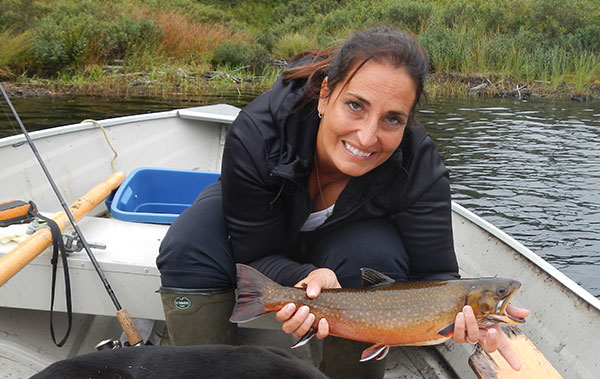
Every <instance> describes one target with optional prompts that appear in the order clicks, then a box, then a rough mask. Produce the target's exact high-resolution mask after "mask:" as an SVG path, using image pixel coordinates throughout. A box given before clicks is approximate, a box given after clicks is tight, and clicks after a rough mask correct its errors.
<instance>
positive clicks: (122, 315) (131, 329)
mask: <svg viewBox="0 0 600 379" xmlns="http://www.w3.org/2000/svg"><path fill="white" fill-rule="evenodd" d="M0 91H1V92H2V95H3V96H4V99H5V100H6V103H7V104H8V106H9V108H10V110H11V112H12V114H13V115H14V116H15V119H16V120H17V123H18V124H19V127H20V128H21V131H22V132H23V135H24V136H25V139H26V140H27V143H28V144H29V147H31V150H32V151H33V154H34V155H35V157H36V159H37V160H38V162H39V164H40V166H41V168H42V171H44V174H45V175H46V178H47V179H48V182H50V186H51V187H52V190H53V191H54V193H55V194H56V197H57V198H58V200H59V202H60V205H61V206H62V208H63V210H64V212H65V214H66V215H67V217H68V218H69V221H70V222H71V225H72V226H73V230H75V233H76V234H77V237H78V238H79V240H80V241H81V244H82V245H83V248H84V249H85V252H86V253H87V255H88V257H89V258H90V261H91V262H92V265H93V266H94V269H95V270H96V272H97V273H98V276H99V277H100V280H101V281H102V284H103V285H104V288H105V289H106V292H107V293H108V296H109V297H110V299H111V300H112V302H113V304H114V305H115V308H116V309H117V319H118V320H119V323H120V324H121V327H122V328H123V331H124V332H125V334H126V335H127V339H128V340H129V344H130V345H131V346H136V345H139V344H142V343H143V341H142V337H141V335H140V333H139V331H138V330H137V328H136V326H135V324H134V323H133V321H132V320H131V316H129V313H128V312H127V311H126V310H125V309H123V307H121V304H120V303H119V300H118V299H117V296H116V295H115V293H114V291H113V289H112V287H111V286H110V283H109V282H108V279H107V278H106V275H104V272H103V271H102V268H101V267H100V265H99V264H98V261H97V260H96V257H95V256H94V253H92V249H91V247H90V245H89V243H88V242H87V240H86V239H85V237H84V236H83V233H82V232H81V229H80V228H79V224H77V221H76V220H75V217H73V214H72V213H71V211H70V209H69V207H68V206H67V203H66V202H65V199H64V198H63V196H62V194H61V193H60V190H59V189H58V187H57V185H56V183H55V182H54V179H53V178H52V175H50V171H49V170H48V168H47V167H46V164H45V163H44V161H43V160H42V157H41V155H40V153H39V151H38V149H37V148H36V146H35V144H34V143H33V140H32V139H31V137H30V136H29V133H28V132H27V129H25V125H23V122H22V121H21V118H20V117H19V114H18V113H17V111H16V110H15V108H14V107H13V104H12V102H11V101H10V98H9V97H8V95H7V93H6V92H5V91H4V87H3V86H2V84H1V83H0Z"/></svg>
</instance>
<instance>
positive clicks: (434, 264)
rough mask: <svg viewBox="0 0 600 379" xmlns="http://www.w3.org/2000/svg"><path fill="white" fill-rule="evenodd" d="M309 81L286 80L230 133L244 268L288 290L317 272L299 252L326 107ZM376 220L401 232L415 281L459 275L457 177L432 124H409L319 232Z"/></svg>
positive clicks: (232, 204) (233, 203)
mask: <svg viewBox="0 0 600 379" xmlns="http://www.w3.org/2000/svg"><path fill="white" fill-rule="evenodd" d="M304 84H305V81H302V80H296V81H291V82H284V81H282V80H281V78H279V79H278V80H277V82H276V83H275V85H274V86H273V88H272V89H271V90H269V91H267V92H265V93H264V94H262V95H261V96H259V97H257V98H256V99H255V100H254V101H252V102H251V103H250V104H249V105H248V106H246V107H245V108H244V109H243V110H242V111H241V112H240V114H239V115H238V117H237V118H236V120H235V121H234V122H233V124H232V125H231V127H230V128H229V131H228V134H227V139H226V143H225V150H224V155H223V167H222V171H221V175H222V176H221V179H222V188H223V206H224V212H225V221H226V225H227V229H228V233H229V236H230V242H231V247H232V250H233V255H234V259H235V261H236V262H240V263H246V264H251V265H252V266H254V267H256V268H257V269H258V270H260V271H262V272H263V273H265V274H266V275H267V276H271V277H277V278H284V279H283V280H281V279H280V280H279V281H280V282H281V283H282V284H285V285H294V284H295V283H296V282H297V281H299V280H301V279H302V278H304V277H305V276H306V275H307V274H308V273H309V272H310V271H312V270H314V269H315V268H316V267H315V266H313V265H312V264H306V263H305V264H303V263H300V262H299V261H298V260H297V259H296V255H295V254H296V252H297V250H298V246H299V244H300V243H301V241H300V238H299V237H300V233H299V231H300V228H301V227H302V225H303V224H304V222H305V221H306V219H307V218H308V215H309V214H310V212H311V208H312V207H311V199H310V197H309V194H308V177H309V175H310V173H311V170H312V167H313V164H314V162H313V156H314V149H315V143H316V135H317V130H318V127H319V119H318V117H317V111H316V109H317V107H316V102H315V101H312V102H308V103H305V102H304V101H303V95H304ZM304 103H305V104H304ZM374 217H390V218H391V219H393V221H394V222H395V224H396V225H397V227H398V231H399V233H400V235H401V237H402V240H403V242H404V244H405V248H406V250H407V252H408V254H409V259H410V273H409V274H410V278H411V279H412V280H424V279H441V278H453V277H458V265H457V262H456V257H455V254H454V249H453V239H452V223H451V207H450V187H449V182H448V171H447V170H446V168H445V166H444V164H443V163H442V160H441V158H440V156H439V154H438V152H437V150H436V148H435V146H434V145H433V141H432V140H431V138H430V137H429V135H427V133H426V132H425V130H424V129H423V128H422V126H420V125H418V124H416V125H411V126H409V127H407V128H406V130H405V134H404V138H403V140H402V143H401V145H400V146H399V148H398V149H397V150H396V151H395V152H394V154H392V156H391V157H390V158H389V159H388V160H387V161H386V162H384V163H383V164H382V165H380V166H379V167H377V168H375V169H374V170H372V171H370V172H368V173H366V174H365V175H363V176H360V177H355V178H351V179H350V181H349V182H348V184H347V185H346V187H345V188H344V190H343V191H342V193H341V194H340V196H339V198H338V199H337V201H336V204H335V207H334V210H333V214H332V215H331V217H329V218H328V219H327V221H326V222H325V223H324V224H323V225H321V226H320V227H319V228H317V230H316V231H315V232H316V233H326V232H327V230H330V228H336V227H339V226H341V225H346V224H348V223H351V222H354V221H356V220H360V219H366V218H374ZM313 233H314V232H313Z"/></svg>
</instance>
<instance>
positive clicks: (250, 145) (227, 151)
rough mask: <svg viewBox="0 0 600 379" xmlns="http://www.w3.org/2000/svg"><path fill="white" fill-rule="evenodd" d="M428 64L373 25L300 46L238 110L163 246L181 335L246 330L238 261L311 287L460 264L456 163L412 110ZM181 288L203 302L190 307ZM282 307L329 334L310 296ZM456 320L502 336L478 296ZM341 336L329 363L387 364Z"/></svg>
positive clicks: (192, 340)
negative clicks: (454, 219) (484, 325)
mask: <svg viewBox="0 0 600 379" xmlns="http://www.w3.org/2000/svg"><path fill="white" fill-rule="evenodd" d="M428 67H429V65H428V59H427V53H426V52H425V50H424V49H423V47H422V46H421V45H420V44H419V42H418V41H417V40H416V39H415V38H413V37H412V36H410V35H408V34H406V33H404V32H401V31H398V30H395V29H389V28H375V29H370V30H367V31H365V32H360V33H357V34H355V35H353V36H352V37H350V39H349V40H348V41H347V42H346V43H345V44H343V45H341V46H336V47H332V48H329V49H325V50H317V51H309V52H306V53H303V54H300V55H299V56H298V57H297V58H296V59H294V60H293V61H292V63H291V64H290V67H288V68H287V69H286V71H285V72H284V74H283V76H282V77H281V78H279V79H278V80H277V82H276V83H275V85H274V86H273V88H272V89H271V90H270V91H267V92H266V93H264V94H262V95H261V96H259V97H258V98H257V99H255V100H254V101H253V102H252V103H250V104H249V105H248V106H247V107H246V108H244V109H243V110H242V111H241V112H240V114H239V116H238V117H237V119H236V120H235V121H234V122H233V124H232V125H231V127H230V128H229V131H228V135H227V139H226V142H225V148H224V153H223V166H222V176H221V181H220V182H218V183H216V184H214V185H212V186H210V187H208V188H207V189H206V190H204V191H203V192H202V193H201V194H200V195H199V197H198V199H197V200H196V202H195V203H194V204H193V205H192V206H191V207H190V208H188V210H186V211H185V212H184V213H183V214H182V215H181V216H180V217H179V218H178V219H177V220H175V222H174V223H173V224H172V226H171V228H170V229H169V231H168V233H167V235H166V236H165V238H164V240H163V242H162V245H161V248H160V254H159V257H158V259H157V265H158V268H159V270H160V272H161V280H162V289H161V292H162V294H163V305H164V309H165V316H166V320H167V326H168V328H169V335H170V337H171V339H172V343H174V344H203V343H233V342H234V341H235V327H234V325H232V324H228V323H227V318H226V317H224V315H225V314H227V313H230V312H231V309H232V307H233V297H234V296H233V289H234V288H235V286H236V266H235V263H244V264H249V265H251V266H253V267H254V268H256V269H258V270H259V271H260V272H262V273H263V274H265V275H266V276H267V277H269V278H270V279H272V280H274V281H276V282H278V283H280V284H283V285H287V286H304V287H306V295H307V296H308V297H309V298H315V297H317V296H319V294H320V292H321V290H322V289H325V288H336V287H341V286H343V287H349V288H352V287H360V286H361V276H360V268H361V267H369V268H372V269H375V270H377V271H379V272H381V273H383V274H385V275H386V276H388V277H390V278H392V279H394V280H396V281H408V280H411V281H417V280H432V279H447V278H456V277H458V267H457V262H456V257H455V254H454V249H453V240H452V224H451V204H450V187H449V182H448V171H447V170H446V168H445V166H444V164H443V163H442V160H441V158H440V156H439V154H438V152H437V150H436V148H435V146H434V144H433V142H432V140H431V138H430V137H429V136H428V135H427V133H426V132H425V131H424V129H423V128H422V126H421V125H420V124H419V123H418V121H417V120H416V118H415V116H414V110H415V106H416V104H417V103H418V101H419V99H420V97H421V94H422V93H423V88H424V83H425V77H426V74H427V70H428ZM331 208H333V210H332V211H331V212H330V210H331ZM323 210H325V212H323ZM181 296H185V297H186V298H187V299H188V300H189V301H190V303H191V304H194V305H193V306H190V307H188V308H186V309H183V310H182V309H179V308H178V307H177V299H178V298H180V297H181ZM514 312H516V313H518V314H515V313H514ZM509 313H512V314H513V316H515V317H524V314H523V312H521V313H519V310H516V311H514V310H509ZM276 318H277V319H278V320H279V321H281V322H283V324H282V329H283V331H285V332H286V333H289V334H293V335H294V336H296V337H302V336H304V337H305V338H309V337H311V336H312V335H315V334H316V335H317V337H319V338H324V337H325V336H327V335H328V330H329V324H328V322H327V320H326V319H325V318H321V319H317V318H316V316H315V314H314V313H313V312H311V310H310V309H309V308H308V307H307V306H302V307H299V308H296V306H295V305H294V304H289V305H287V306H285V307H283V308H282V309H281V310H280V311H279V312H277V314H276ZM191 325H195V327H193V328H192V327H191ZM454 333H455V335H456V338H455V340H456V341H457V342H465V341H468V340H469V339H470V341H473V342H476V341H480V340H481V342H482V344H483V345H484V347H486V349H487V348H488V347H489V348H490V350H495V349H496V346H497V343H498V341H499V340H498V338H499V337H498V331H497V330H496V329H492V330H491V332H490V333H487V330H483V331H481V332H480V331H479V329H478V327H477V321H476V319H475V316H474V313H473V311H472V310H471V308H470V307H465V309H464V313H462V312H461V313H459V315H457V318H456V322H455V328H454ZM333 341H335V340H334V339H333V337H330V338H327V339H326V340H325V341H324V344H323V349H324V357H325V358H324V361H323V364H322V368H323V370H324V371H325V373H326V374H327V375H328V376H330V377H332V378H338V377H368V378H377V377H381V376H382V375H383V372H384V369H385V361H384V360H383V358H384V356H383V354H382V355H381V356H378V358H379V359H382V360H380V361H373V362H368V363H362V364H360V365H359V366H357V365H353V364H351V363H350V364H349V362H358V357H348V359H342V360H340V359H339V357H340V356H343V355H345V354H347V351H348V349H350V350H354V351H357V350H358V351H362V350H364V347H359V348H358V349H357V348H355V347H348V346H344V345H343V343H342V344H341V345H340V343H339V342H333ZM330 342H331V343H330ZM344 343H345V342H344ZM348 343H350V344H357V343H355V342H348ZM339 361H342V362H343V365H341V366H339V365H337V364H336V363H337V362H339ZM348 370H350V371H348Z"/></svg>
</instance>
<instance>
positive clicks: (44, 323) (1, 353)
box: [0, 308, 458, 379]
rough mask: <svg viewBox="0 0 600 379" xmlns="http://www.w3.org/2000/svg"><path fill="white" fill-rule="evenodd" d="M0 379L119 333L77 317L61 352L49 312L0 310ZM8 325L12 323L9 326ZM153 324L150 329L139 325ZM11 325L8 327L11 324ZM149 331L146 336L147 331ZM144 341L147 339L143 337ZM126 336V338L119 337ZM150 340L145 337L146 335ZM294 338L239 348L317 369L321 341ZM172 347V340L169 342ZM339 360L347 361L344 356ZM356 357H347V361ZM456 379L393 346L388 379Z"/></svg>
mask: <svg viewBox="0 0 600 379" xmlns="http://www.w3.org/2000/svg"><path fill="white" fill-rule="evenodd" d="M63 316H64V315H63V314H57V317H56V319H55V320H56V321H55V322H56V323H57V327H58V329H59V330H57V334H58V335H59V338H60V336H61V330H62V329H61V326H63V324H62V323H63V322H64V319H63ZM0 321H2V323H1V324H0V325H4V327H0V335H1V336H2V338H1V339H0V378H11V379H18V378H29V377H31V376H32V375H34V374H35V373H37V372H39V371H41V370H43V369H44V368H45V367H47V366H48V365H50V364H52V363H53V362H55V361H57V360H60V359H65V358H68V357H72V356H75V355H79V354H85V353H89V352H92V351H93V346H94V345H95V344H96V343H97V342H99V341H101V340H103V339H105V338H107V337H114V336H116V335H117V334H118V333H119V332H120V330H119V326H118V323H117V322H116V321H115V320H114V318H111V317H106V316H93V315H81V314H76V315H74V328H73V333H72V334H71V337H70V338H69V340H68V341H67V344H66V345H65V346H64V347H63V348H57V347H55V346H54V345H53V344H52V342H51V340H50V335H49V331H48V312H40V311H34V310H22V309H15V308H0ZM6 321H10V323H6ZM135 322H136V324H137V325H138V327H139V329H140V332H141V333H142V335H143V336H144V331H143V329H146V331H148V330H151V331H152V330H163V328H164V322H163V321H152V320H140V319H136V320H135ZM148 322H151V323H155V324H152V325H151V327H150V329H148V328H147V327H144V326H143V325H139V324H140V323H142V324H143V323H148ZM8 325H10V329H8V328H7V326H8ZM146 333H148V332H146ZM144 337H145V336H144ZM121 338H123V337H121ZM145 338H146V337H145ZM295 342H296V340H295V338H294V337H292V336H289V335H287V334H285V333H283V332H281V331H280V330H272V329H271V330H269V329H256V328H239V329H238V344H240V345H252V346H264V345H268V346H275V347H278V348H281V349H283V350H285V351H287V352H289V353H290V354H292V355H294V356H296V357H298V358H300V359H302V360H304V361H305V362H308V363H310V364H313V365H315V366H318V364H319V362H320V359H321V358H320V357H321V352H322V342H321V341H319V340H317V339H316V338H315V339H313V340H311V341H310V342H309V343H308V344H306V345H305V346H303V347H301V348H298V349H293V350H292V349H290V348H289V347H290V346H292V345H293V344H294V343H295ZM166 344H168V342H167V343H166ZM340 358H341V359H342V358H343V357H340ZM354 358H356V359H358V357H346V358H345V359H354ZM400 378H406V379H429V378H442V379H455V378H458V376H456V375H455V374H454V372H453V371H452V370H451V369H450V368H449V367H448V366H447V364H446V363H445V361H444V359H443V358H442V357H441V355H440V354H439V352H438V351H437V350H436V349H435V348H434V347H392V348H391V350H390V353H389V354H388V358H387V368H386V373H385V379H400Z"/></svg>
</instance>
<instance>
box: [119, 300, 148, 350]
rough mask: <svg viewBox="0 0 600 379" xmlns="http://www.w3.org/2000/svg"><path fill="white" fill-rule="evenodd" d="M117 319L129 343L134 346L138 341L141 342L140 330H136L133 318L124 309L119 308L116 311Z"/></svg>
mask: <svg viewBox="0 0 600 379" xmlns="http://www.w3.org/2000/svg"><path fill="white" fill-rule="evenodd" d="M117 320H119V324H121V329H123V332H124V333H125V335H126V336H127V340H128V341H129V345H131V346H135V345H137V344H138V343H140V342H142V336H141V335H140V332H138V330H137V328H136V327H135V324H134V323H133V320H132V319H131V317H130V316H129V313H127V311H126V310H125V309H119V310H118V311H117Z"/></svg>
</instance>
